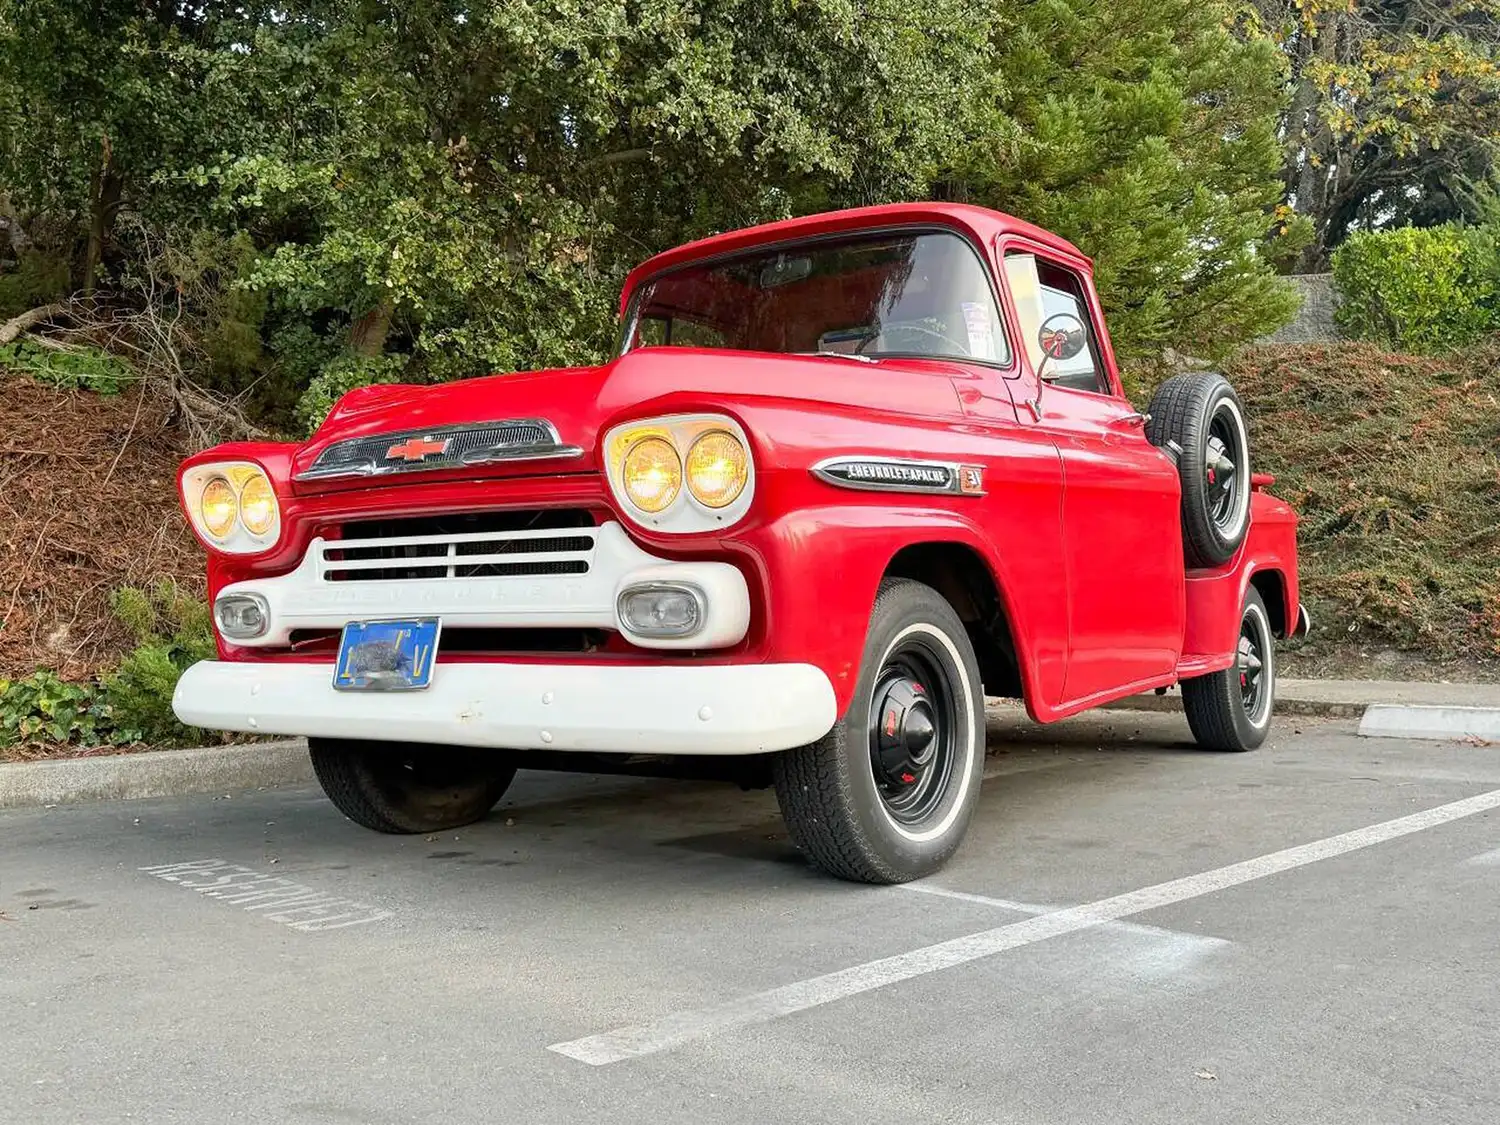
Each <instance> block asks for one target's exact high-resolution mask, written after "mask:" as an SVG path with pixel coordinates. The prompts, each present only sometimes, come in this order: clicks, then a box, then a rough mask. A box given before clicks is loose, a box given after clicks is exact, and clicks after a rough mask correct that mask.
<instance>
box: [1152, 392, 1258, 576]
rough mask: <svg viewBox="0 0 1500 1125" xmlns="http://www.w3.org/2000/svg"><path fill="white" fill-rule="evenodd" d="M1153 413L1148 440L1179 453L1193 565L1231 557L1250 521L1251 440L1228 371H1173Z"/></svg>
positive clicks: (1185, 537) (1186, 547)
mask: <svg viewBox="0 0 1500 1125" xmlns="http://www.w3.org/2000/svg"><path fill="white" fill-rule="evenodd" d="M1150 414H1151V419H1150V421H1149V422H1148V423H1147V424H1146V436H1147V438H1148V439H1149V440H1150V441H1151V442H1152V443H1153V444H1155V445H1158V446H1161V447H1162V448H1164V449H1170V450H1171V451H1172V453H1173V456H1175V457H1176V459H1177V470H1178V474H1179V476H1180V478H1181V480H1182V546H1183V554H1184V556H1185V558H1186V560H1187V564H1188V565H1189V566H1194V567H1205V566H1219V565H1221V564H1223V563H1226V562H1228V561H1229V560H1230V559H1231V558H1233V557H1234V553H1235V552H1236V551H1237V550H1239V547H1240V544H1241V543H1243V542H1244V541H1245V533H1246V531H1248V530H1249V527H1250V438H1249V435H1248V433H1247V431H1246V428H1245V412H1244V408H1243V407H1242V406H1241V405H1240V400H1239V396H1238V395H1236V394H1235V393H1234V388H1233V387H1231V386H1230V385H1229V381H1228V380H1227V379H1225V378H1224V376H1222V375H1215V374H1211V373H1206V372H1203V373H1200V372H1195V373H1192V374H1188V375H1174V376H1172V378H1170V379H1168V380H1167V381H1166V382H1165V383H1163V384H1162V385H1161V386H1160V387H1158V388H1157V390H1156V394H1155V395H1153V396H1152V398H1151V408H1150Z"/></svg>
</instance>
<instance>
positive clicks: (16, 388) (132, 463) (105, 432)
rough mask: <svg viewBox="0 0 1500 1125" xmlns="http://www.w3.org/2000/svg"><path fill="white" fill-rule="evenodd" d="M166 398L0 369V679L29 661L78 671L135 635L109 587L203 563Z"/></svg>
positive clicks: (194, 581) (99, 668)
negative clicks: (187, 515) (99, 390)
mask: <svg viewBox="0 0 1500 1125" xmlns="http://www.w3.org/2000/svg"><path fill="white" fill-rule="evenodd" d="M167 415H168V407H167V406H166V405H165V404H164V403H163V402H162V401H161V400H159V399H156V398H153V397H151V396H148V395H144V394H143V393H142V392H141V391H140V390H139V389H129V390H126V391H125V392H124V393H121V394H118V395H99V394H95V393H93V392H91V391H81V390H57V389H54V388H52V387H48V386H45V385H43V384H42V383H39V382H36V381H34V380H32V379H29V378H25V377H22V376H18V375H15V374H13V373H0V679H3V678H6V677H19V676H24V675H27V674H29V673H30V672H33V671H35V670H36V669H37V668H39V667H45V668H51V669H54V670H55V671H56V672H57V673H58V674H59V675H60V676H62V677H63V678H64V679H70V680H82V679H87V678H90V677H92V676H94V675H96V674H98V673H100V672H103V671H107V670H108V669H110V668H111V667H112V666H113V665H114V664H115V663H116V662H117V661H118V660H119V658H120V656H121V655H122V654H123V653H124V652H126V651H128V650H129V649H131V648H132V647H133V646H134V644H135V639H134V638H133V637H132V636H131V634H130V632H129V630H128V629H126V628H125V626H124V625H123V624H122V623H121V622H119V621H118V620H117V619H116V618H115V616H114V615H113V614H112V613H111V612H110V609H109V595H110V592H111V591H112V590H114V589H116V588H117V587H120V586H125V585H133V586H150V585H152V584H154V583H155V582H156V581H157V580H159V579H161V578H172V579H175V580H177V581H178V582H180V583H183V584H184V588H186V589H199V590H201V589H202V586H203V577H202V572H203V562H202V556H201V554H200V552H199V550H198V549H197V547H196V545H195V543H194V541H193V539H192V536H191V534H190V533H189V531H188V529H187V526H186V524H185V522H184V521H183V519H182V517H181V515H180V514H179V512H178V508H177V502H176V497H175V492H176V488H175V483H174V482H175V473H176V467H177V462H178V461H179V460H180V459H181V457H182V456H183V455H184V453H185V448H184V441H183V439H182V437H181V434H180V432H179V430H178V429H177V428H176V427H174V426H170V425H168V424H167V421H166V419H167Z"/></svg>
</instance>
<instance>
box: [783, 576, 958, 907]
mask: <svg viewBox="0 0 1500 1125" xmlns="http://www.w3.org/2000/svg"><path fill="white" fill-rule="evenodd" d="M772 771H773V776H774V780H775V784H776V797H777V800H778V801H779V802H780V804H781V812H782V815H783V816H784V817H785V818H786V823H787V829H788V831H789V832H790V833H791V836H792V840H793V841H794V842H795V843H796V844H797V846H798V847H800V848H801V849H802V851H803V852H804V853H805V854H806V855H807V857H808V859H810V860H811V861H812V863H813V864H814V865H816V866H817V867H820V868H822V869H823V870H824V871H827V872H828V873H830V874H832V875H837V876H839V877H840V878H844V879H850V880H854V881H856V882H862V883H904V882H907V881H908V880H911V879H916V878H920V877H921V876H923V875H927V874H929V873H931V872H933V871H935V870H937V869H938V868H939V867H941V866H942V864H943V863H944V862H946V861H947V859H948V858H949V857H950V856H951V855H952V854H953V853H954V852H955V851H956V850H957V849H958V846H959V844H960V843H961V842H962V840H963V837H964V833H965V831H966V830H967V829H968V825H969V820H970V818H971V817H972V816H973V813H974V807H975V805H976V803H977V802H978V799H979V786H980V782H981V778H982V776H983V772H984V690H983V687H982V685H981V683H980V680H979V666H978V662H977V661H976V660H975V657H974V648H973V645H972V644H971V643H970V641H969V637H968V634H967V632H965V630H964V626H963V622H961V621H960V620H959V619H958V615H957V614H956V613H954V612H953V608H952V607H951V606H950V605H949V604H948V602H947V601H946V600H944V599H943V597H942V596H941V595H940V594H939V593H938V592H937V591H936V590H933V589H932V588H931V587H929V586H925V585H923V584H921V583H919V582H913V581H911V580H909V579H904V578H892V579H887V580H886V581H884V582H882V583H881V586H880V591H879V593H878V594H877V596H876V598H875V608H874V610H873V612H872V613H871V615H870V630H869V634H868V637H867V639H866V641H865V651H864V657H863V661H862V663H861V665H860V675H859V682H858V683H857V684H856V685H855V689H854V698H853V700H852V702H851V703H850V706H849V710H848V712H847V713H846V714H845V716H844V717H843V718H842V719H841V720H839V722H838V723H836V724H835V725H834V728H833V729H832V730H831V731H829V732H828V734H826V735H825V736H824V737H823V738H822V739H820V740H819V741H817V742H815V743H813V744H812V745H810V746H802V747H799V748H797V749H795V750H788V751H786V752H784V753H782V754H778V755H776V758H775V760H774V761H773V763H772Z"/></svg>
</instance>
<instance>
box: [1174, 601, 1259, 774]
mask: <svg viewBox="0 0 1500 1125" xmlns="http://www.w3.org/2000/svg"><path fill="white" fill-rule="evenodd" d="M1182 705H1183V710H1185V711H1186V712H1187V721H1188V726H1189V727H1190V728H1192V731H1193V737H1194V738H1195V739H1197V742H1198V745H1199V746H1201V747H1203V749H1205V750H1254V749H1255V748H1256V747H1257V746H1259V745H1260V744H1261V743H1262V742H1264V741H1265V740H1266V734H1267V732H1268V731H1270V729H1271V713H1272V711H1274V710H1275V708H1276V649H1275V638H1274V637H1273V636H1272V634H1271V621H1270V618H1269V617H1268V616H1267V615H1266V603H1265V602H1264V601H1262V600H1261V596H1260V593H1259V592H1258V591H1257V590H1256V589H1255V587H1253V586H1252V587H1250V589H1249V590H1248V591H1247V592H1246V594H1245V604H1244V608H1243V609H1242V610H1241V611H1240V636H1239V641H1238V643H1237V645H1236V646H1235V654H1234V663H1233V664H1232V665H1230V666H1229V667H1228V668H1225V669H1224V670H1223V671H1222V672H1214V673H1212V674H1211V675H1207V676H1196V677H1194V678H1193V679H1191V680H1183V681H1182Z"/></svg>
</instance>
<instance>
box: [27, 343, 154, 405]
mask: <svg viewBox="0 0 1500 1125" xmlns="http://www.w3.org/2000/svg"><path fill="white" fill-rule="evenodd" d="M0 367H8V368H10V369H11V370H14V371H24V372H26V373H27V374H28V375H30V376H32V377H33V378H35V379H37V380H39V381H41V382H43V383H47V384H50V385H51V386H54V387H56V388H58V389H59V390H65V391H76V390H86V391H97V392H98V393H100V394H103V395H113V394H119V393H120V391H121V390H123V389H124V387H125V385H126V384H127V383H129V382H130V381H131V380H133V379H134V378H135V373H134V372H133V371H131V369H130V368H129V367H128V366H127V365H126V364H125V363H124V362H123V361H122V360H119V359H116V358H115V357H114V356H112V355H110V354H109V353H107V352H103V351H100V350H99V349H98V348H91V347H85V346H82V345H70V346H68V347H56V346H52V347H49V346H47V345H45V344H39V343H37V342H36V341H35V340H27V339H22V340H17V341H15V342H14V343H10V344H0Z"/></svg>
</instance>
